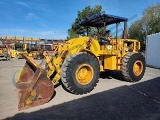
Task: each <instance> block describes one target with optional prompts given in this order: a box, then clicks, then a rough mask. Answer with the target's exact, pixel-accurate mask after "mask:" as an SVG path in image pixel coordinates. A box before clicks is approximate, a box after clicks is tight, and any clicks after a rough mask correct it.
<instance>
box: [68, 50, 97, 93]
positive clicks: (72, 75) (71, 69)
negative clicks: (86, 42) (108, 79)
mask: <svg viewBox="0 0 160 120" xmlns="http://www.w3.org/2000/svg"><path fill="white" fill-rule="evenodd" d="M82 64H88V65H90V66H91V67H92V68H93V71H94V73H93V78H92V80H91V82H90V83H88V84H87V85H82V84H80V83H78V81H77V80H76V70H77V69H78V67H79V66H80V65H82ZM66 76H67V77H66V81H67V83H68V84H69V87H71V92H72V91H73V92H74V93H78V94H84V93H87V92H90V91H91V90H92V89H94V87H95V86H96V84H97V82H98V79H99V63H98V60H97V58H95V57H94V56H93V55H90V54H89V53H86V52H84V53H81V54H79V55H77V56H75V57H74V58H73V59H72V60H71V61H70V63H69V64H68V67H67V71H66Z"/></svg>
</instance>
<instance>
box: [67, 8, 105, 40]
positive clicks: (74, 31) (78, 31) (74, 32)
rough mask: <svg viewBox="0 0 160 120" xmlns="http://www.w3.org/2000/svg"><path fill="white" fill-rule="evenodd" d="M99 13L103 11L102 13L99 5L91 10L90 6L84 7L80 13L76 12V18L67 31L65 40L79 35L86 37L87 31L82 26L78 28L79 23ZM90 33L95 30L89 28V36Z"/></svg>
mask: <svg viewBox="0 0 160 120" xmlns="http://www.w3.org/2000/svg"><path fill="white" fill-rule="evenodd" d="M101 12H104V11H102V6H101V5H96V6H94V7H93V8H91V7H90V6H86V7H85V8H84V9H83V10H82V11H78V12H77V18H76V19H75V21H74V22H73V23H72V25H71V28H70V29H68V36H67V39H71V38H75V37H78V36H79V35H82V36H84V35H86V33H87V29H86V28H85V27H84V26H80V25H79V23H80V22H81V21H82V20H83V19H86V18H87V17H89V16H91V15H93V14H98V13H101ZM92 31H95V29H93V28H91V27H90V28H89V34H91V33H92Z"/></svg>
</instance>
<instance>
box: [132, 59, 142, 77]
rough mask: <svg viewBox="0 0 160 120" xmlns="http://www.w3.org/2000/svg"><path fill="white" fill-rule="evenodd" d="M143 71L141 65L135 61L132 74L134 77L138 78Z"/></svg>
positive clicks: (138, 61)
mask: <svg viewBox="0 0 160 120" xmlns="http://www.w3.org/2000/svg"><path fill="white" fill-rule="evenodd" d="M142 71H143V63H142V62H141V61H140V60H137V61H136V62H135V63H134V65H133V72H134V74H135V75H136V76H139V75H140V74H141V73H142Z"/></svg>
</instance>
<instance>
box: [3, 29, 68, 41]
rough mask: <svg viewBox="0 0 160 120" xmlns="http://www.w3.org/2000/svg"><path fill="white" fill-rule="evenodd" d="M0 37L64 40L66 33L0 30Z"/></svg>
mask: <svg viewBox="0 0 160 120" xmlns="http://www.w3.org/2000/svg"><path fill="white" fill-rule="evenodd" d="M0 31H2V32H1V33H0V37H1V36H8V37H12V36H17V37H36V38H43V39H44V38H47V39H66V37H67V33H66V32H64V31H53V30H41V31H36V30H27V29H14V28H8V29H0Z"/></svg>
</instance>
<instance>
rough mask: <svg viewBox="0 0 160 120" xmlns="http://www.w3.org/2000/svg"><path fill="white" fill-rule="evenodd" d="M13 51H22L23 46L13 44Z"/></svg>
mask: <svg viewBox="0 0 160 120" xmlns="http://www.w3.org/2000/svg"><path fill="white" fill-rule="evenodd" d="M15 50H17V51H23V44H15Z"/></svg>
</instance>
